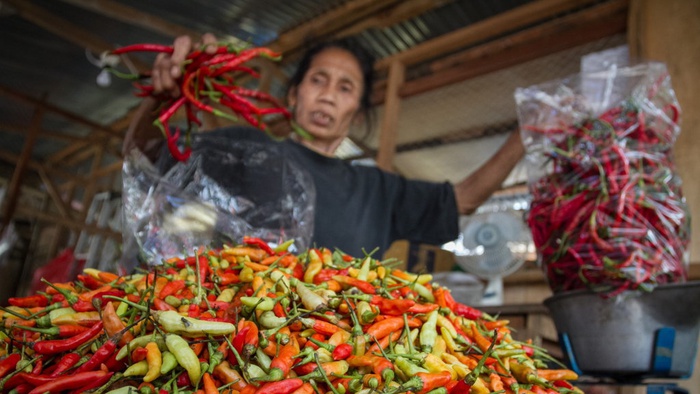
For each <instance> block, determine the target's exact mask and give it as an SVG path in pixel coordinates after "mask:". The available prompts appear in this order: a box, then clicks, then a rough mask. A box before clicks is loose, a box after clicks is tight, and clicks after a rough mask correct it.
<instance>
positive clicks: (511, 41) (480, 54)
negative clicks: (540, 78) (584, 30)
mask: <svg viewBox="0 0 700 394" xmlns="http://www.w3.org/2000/svg"><path fill="white" fill-rule="evenodd" d="M628 7H629V0H611V1H609V2H607V3H602V4H599V5H596V6H593V7H591V8H587V9H585V10H582V11H580V12H576V13H573V14H570V15H566V16H562V17H560V18H556V19H554V20H551V21H549V22H544V23H542V24H540V25H537V26H534V27H531V28H529V29H526V30H523V31H520V32H518V33H514V34H511V35H509V36H507V37H504V38H502V39H499V40H495V41H492V42H490V43H486V44H484V45H479V46H477V47H474V48H472V49H470V50H467V51H463V52H460V53H457V54H454V55H450V56H447V57H445V58H443V59H440V60H436V61H434V62H431V63H430V71H431V72H433V73H439V72H441V71H443V70H446V69H449V68H452V67H455V66H459V65H464V64H466V63H468V62H473V61H478V60H479V59H482V58H484V57H487V56H490V55H493V54H496V53H503V52H506V51H508V50H510V49H511V48H514V47H517V46H518V45H523V44H526V43H528V42H532V41H536V40H541V39H542V38H544V37H557V36H558V35H559V34H562V33H566V32H567V31H569V30H571V29H578V28H580V27H581V26H585V25H588V24H590V23H594V22H597V21H598V20H600V19H602V18H606V17H608V16H611V15H621V14H626V13H627V10H628Z"/></svg>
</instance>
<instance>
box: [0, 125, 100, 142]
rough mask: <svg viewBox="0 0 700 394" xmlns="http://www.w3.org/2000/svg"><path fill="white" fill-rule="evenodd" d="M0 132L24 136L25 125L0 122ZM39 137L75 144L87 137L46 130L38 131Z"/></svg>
mask: <svg viewBox="0 0 700 394" xmlns="http://www.w3.org/2000/svg"><path fill="white" fill-rule="evenodd" d="M0 130H2V131H3V132H6V133H11V134H19V135H25V134H26V132H27V125H22V124H19V123H12V122H0ZM39 137H41V138H47V139H52V140H59V141H68V142H76V141H83V140H84V139H85V138H87V137H81V136H77V135H70V134H66V133H63V132H60V131H53V130H46V129H43V128H42V129H41V130H39ZM95 140H96V141H98V140H99V141H103V140H104V138H101V139H97V138H96V139H95Z"/></svg>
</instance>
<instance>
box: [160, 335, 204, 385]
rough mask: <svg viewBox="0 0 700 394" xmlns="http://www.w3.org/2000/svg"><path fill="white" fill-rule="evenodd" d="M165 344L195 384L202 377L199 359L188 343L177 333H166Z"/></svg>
mask: <svg viewBox="0 0 700 394" xmlns="http://www.w3.org/2000/svg"><path fill="white" fill-rule="evenodd" d="M165 345H166V346H167V347H168V350H169V351H170V353H172V354H173V356H175V359H176V360H177V362H178V364H180V366H181V367H182V368H184V369H185V370H186V371H187V376H189V378H190V382H192V384H193V385H197V384H198V383H199V379H200V378H201V377H202V366H201V365H200V364H199V359H198V358H197V355H196V354H195V353H194V351H193V350H192V349H191V348H190V345H189V343H187V341H185V340H184V339H182V337H181V336H179V335H176V334H168V335H166V336H165Z"/></svg>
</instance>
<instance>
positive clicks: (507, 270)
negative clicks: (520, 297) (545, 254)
mask: <svg viewBox="0 0 700 394" xmlns="http://www.w3.org/2000/svg"><path fill="white" fill-rule="evenodd" d="M521 214H522V213H518V212H517V211H496V212H484V213H476V214H473V215H471V216H463V217H461V218H460V229H461V231H460V234H459V237H458V238H457V239H456V240H454V241H452V242H449V243H446V244H444V245H443V246H442V248H443V249H445V250H447V251H450V252H452V253H453V254H454V256H455V261H456V262H457V264H458V265H459V267H460V268H462V269H463V270H464V271H465V272H468V273H470V274H473V275H476V276H478V277H479V278H482V279H484V280H486V281H487V282H488V284H487V285H486V289H485V291H484V296H483V299H482V301H481V302H480V305H500V304H502V303H503V277H504V276H506V275H510V274H512V273H513V272H515V271H516V270H518V268H520V267H521V266H522V265H523V264H524V263H525V261H526V260H527V257H528V255H531V254H532V253H533V250H534V245H533V243H532V235H531V233H530V229H529V228H528V227H527V226H526V224H525V222H524V221H523V219H522V217H521V216H520V215H521Z"/></svg>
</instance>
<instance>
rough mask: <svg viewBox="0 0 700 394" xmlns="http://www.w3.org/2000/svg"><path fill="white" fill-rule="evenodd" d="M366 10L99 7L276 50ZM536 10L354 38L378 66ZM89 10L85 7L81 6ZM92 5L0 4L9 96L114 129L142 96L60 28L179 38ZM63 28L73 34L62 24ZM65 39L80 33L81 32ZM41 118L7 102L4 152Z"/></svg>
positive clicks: (0, 79) (502, 8)
mask: <svg viewBox="0 0 700 394" xmlns="http://www.w3.org/2000/svg"><path fill="white" fill-rule="evenodd" d="M375 1H380V0H375ZM358 2H359V3H363V5H364V6H368V5H372V4H377V3H372V2H370V1H368V0H323V1H322V0H295V1H288V0H266V1H260V0H210V1H206V2H195V1H191V0H151V1H140V0H119V1H115V0H112V1H111V2H110V1H105V2H99V3H102V4H110V3H112V4H115V5H119V6H122V7H130V8H132V9H134V10H136V11H138V12H141V13H146V14H150V15H152V16H153V17H156V18H161V19H163V20H164V21H166V22H168V23H171V24H176V25H179V26H181V27H182V28H185V29H189V30H192V31H196V32H213V33H215V34H217V35H219V36H224V35H233V36H236V37H237V38H239V39H241V40H244V41H249V42H251V43H252V44H254V45H267V44H269V43H271V42H273V41H275V40H276V39H278V38H279V37H280V35H282V34H284V33H285V32H288V31H291V30H293V29H294V28H297V27H299V26H303V25H304V24H305V23H308V22H309V21H312V20H315V19H316V18H320V17H321V16H323V15H324V14H325V13H327V12H329V11H333V10H337V9H338V7H347V6H349V5H352V4H357V3H358ZM532 2H533V1H531V0H443V1H440V2H436V3H435V4H436V5H437V6H436V7H435V8H432V9H428V10H427V11H424V12H421V13H420V14H417V15H412V16H411V17H408V18H404V19H401V20H399V21H398V22H396V23H393V24H390V25H389V26H385V27H373V28H369V29H364V30H361V31H359V32H357V33H356V34H354V35H353V39H356V40H358V41H359V42H360V43H361V44H362V45H364V46H366V47H367V48H368V49H369V50H370V51H371V52H373V53H374V55H375V56H376V57H377V58H379V59H381V58H386V57H388V56H392V55H395V54H397V53H400V52H402V51H406V50H409V49H410V48H413V47H415V46H416V45H420V44H422V43H425V42H428V41H430V40H432V39H434V38H436V37H440V36H443V35H445V34H447V33H450V32H453V31H455V30H457V29H461V28H464V27H466V26H470V25H472V24H474V23H477V22H479V21H483V20H486V19H487V18H490V17H493V16H495V15H498V14H501V13H503V12H506V11H508V10H512V9H514V8H516V7H519V6H522V5H524V4H528V3H532ZM80 3H82V4H83V6H78V5H76V4H80ZM90 3H92V2H90V1H85V0H60V1H59V0H5V1H0V87H4V88H8V89H10V90H12V91H16V92H21V93H22V94H25V95H27V96H29V97H32V98H35V99H43V98H45V100H46V103H48V104H50V105H53V106H55V107H58V108H60V109H63V110H66V111H68V112H71V113H74V114H76V115H79V116H82V117H85V118H86V119H88V120H90V121H93V122H95V123H98V124H100V125H104V126H108V125H110V124H112V123H113V122H115V121H117V120H119V119H121V118H122V117H124V116H125V115H126V114H127V113H128V112H129V111H130V110H131V109H133V108H134V107H135V106H136V105H137V103H138V102H139V100H138V99H137V98H135V97H134V96H133V91H134V90H133V88H132V86H131V84H130V82H128V81H125V80H121V79H118V78H113V79H112V83H111V85H110V86H109V87H100V86H98V85H97V83H96V82H95V81H96V78H97V76H98V74H99V71H100V70H99V68H98V67H97V66H95V65H94V64H93V62H91V61H90V59H94V57H95V56H96V54H91V53H90V52H88V51H86V48H85V47H84V46H85V45H79V44H76V42H75V39H74V40H73V41H69V40H67V39H66V38H63V37H62V36H63V33H64V32H63V31H61V29H63V30H70V29H72V28H77V29H81V30H82V32H83V34H82V36H84V37H78V40H79V39H80V38H82V39H84V40H86V41H87V42H94V41H99V42H101V43H104V44H106V45H110V46H115V47H116V46H121V45H126V44H132V43H139V42H159V43H170V42H171V41H172V38H171V37H169V36H167V35H165V34H164V33H159V32H157V31H155V30H154V29H150V28H145V27H140V26H138V25H137V24H132V23H128V22H127V21H122V20H119V18H115V17H108V16H105V15H103V14H102V13H100V12H95V11H93V10H90V9H89V7H88V6H86V4H90ZM419 3H420V4H423V5H424V4H425V2H421V1H416V2H412V1H399V0H383V1H381V4H384V5H386V7H387V8H386V9H387V10H388V9H390V7H397V8H398V7H404V8H410V7H411V6H414V5H420V4H419ZM12 4H14V5H15V7H16V8H17V9H15V8H14V7H13V6H12ZM28 10H29V11H28ZM37 10H38V11H37ZM35 12H38V14H35ZM387 12H388V11H387ZM37 15H38V16H37ZM43 15H49V16H50V17H51V18H55V20H56V21H57V22H55V23H53V25H54V26H58V27H57V29H58V30H54V29H52V28H51V27H50V26H51V25H52V23H48V24H44V25H42V23H41V22H37V18H39V19H41V17H42V16H43ZM383 16H384V15H383V14H382V13H381V12H380V11H378V12H377V13H375V14H373V15H371V17H374V18H380V19H381V18H382V17H383ZM44 23H45V22H44ZM64 23H65V24H67V27H66V26H64V25H62V24H64ZM47 26H48V27H47ZM54 28H55V27H54ZM50 30H51V31H50ZM338 32H339V31H338ZM338 32H336V33H338ZM66 33H68V34H75V33H74V32H73V31H68V32H66ZM331 33H333V32H331ZM78 36H80V34H79V35H78ZM135 59H136V60H138V61H140V62H141V63H143V64H146V65H148V64H150V63H151V62H152V60H153V55H149V54H146V55H138V56H135ZM292 60H293V59H292ZM292 69H293V66H292V65H283V66H282V72H283V73H286V74H287V75H288V74H289V73H291V71H292ZM425 71H426V70H425V69H420V68H416V69H415V70H414V71H412V70H408V73H409V75H411V74H410V73H411V72H413V73H414V74H415V73H423V72H425ZM283 91H284V90H283V87H282V86H281V85H280V81H275V85H273V88H272V92H273V93H274V94H277V95H281V94H283ZM33 112H34V110H33V106H32V105H31V104H28V103H25V102H22V101H17V100H15V99H10V98H8V97H5V96H4V95H1V94H0V137H1V138H2V140H3V146H4V148H3V149H4V150H5V151H10V152H15V153H17V154H18V153H19V152H21V149H22V145H23V141H24V138H23V137H22V136H21V134H18V133H16V132H15V133H13V132H9V131H8V130H9V129H10V128H13V126H14V125H19V126H22V127H24V128H26V126H27V125H29V123H30V121H31V117H32V114H33ZM43 127H44V128H45V129H46V130H49V131H52V132H59V133H65V134H67V135H71V136H85V135H87V134H88V133H89V132H90V131H91V130H90V128H88V127H85V126H81V125H78V124H76V123H75V122H71V121H68V120H66V119H64V118H62V117H60V116H55V115H51V114H49V115H47V116H45V118H44V121H43ZM14 128H16V127H14ZM70 143H71V141H60V140H55V139H53V140H40V141H39V142H38V143H37V145H36V146H35V148H34V151H33V157H34V158H35V159H37V160H41V159H43V158H46V157H47V156H49V155H51V154H52V153H55V152H58V151H60V150H61V149H63V148H65V147H66V146H68V145H69V144H70Z"/></svg>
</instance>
